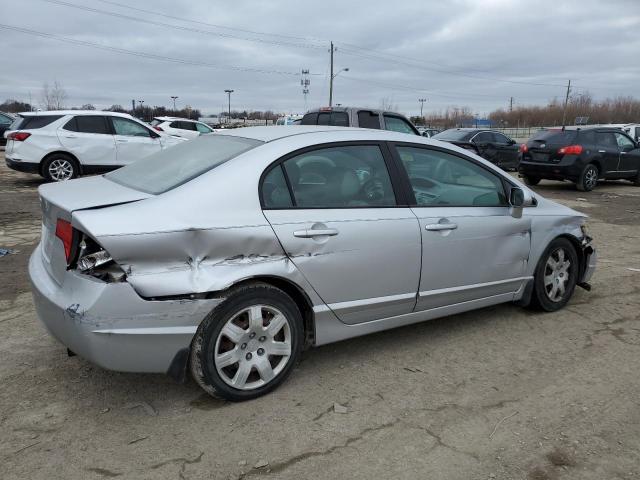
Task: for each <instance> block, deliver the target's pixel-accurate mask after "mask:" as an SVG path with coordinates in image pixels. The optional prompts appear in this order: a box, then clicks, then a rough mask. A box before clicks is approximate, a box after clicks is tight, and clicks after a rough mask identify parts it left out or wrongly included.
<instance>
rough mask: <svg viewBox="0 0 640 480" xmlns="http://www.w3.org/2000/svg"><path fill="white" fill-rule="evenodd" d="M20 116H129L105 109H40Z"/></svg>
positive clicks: (21, 113) (22, 113)
mask: <svg viewBox="0 0 640 480" xmlns="http://www.w3.org/2000/svg"><path fill="white" fill-rule="evenodd" d="M18 115H20V116H23V117H24V116H40V115H42V116H44V115H108V116H113V117H126V118H131V115H129V114H128V113H120V112H109V111H106V110H41V111H38V112H20V113H19V114H18Z"/></svg>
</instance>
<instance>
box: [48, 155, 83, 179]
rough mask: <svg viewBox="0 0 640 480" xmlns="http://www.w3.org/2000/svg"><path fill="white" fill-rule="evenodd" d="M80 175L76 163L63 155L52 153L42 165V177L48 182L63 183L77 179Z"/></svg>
mask: <svg viewBox="0 0 640 480" xmlns="http://www.w3.org/2000/svg"><path fill="white" fill-rule="evenodd" d="M79 174H80V167H79V166H78V162H76V160H75V159H74V158H73V157H71V156H70V155H66V154H64V153H54V154H53V155H51V156H50V157H48V158H47V159H46V160H45V161H44V163H43V164H42V176H43V177H44V178H46V179H47V180H49V181H50V182H63V181H65V180H71V179H72V178H77V177H78V175H79Z"/></svg>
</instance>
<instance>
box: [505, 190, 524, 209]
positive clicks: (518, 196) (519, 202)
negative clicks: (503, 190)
mask: <svg viewBox="0 0 640 480" xmlns="http://www.w3.org/2000/svg"><path fill="white" fill-rule="evenodd" d="M524 200H525V198H524V190H522V189H521V188H520V187H512V188H511V191H510V192H509V205H511V206H512V207H515V208H522V207H524V203H525V201H524Z"/></svg>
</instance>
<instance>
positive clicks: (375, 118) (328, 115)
mask: <svg viewBox="0 0 640 480" xmlns="http://www.w3.org/2000/svg"><path fill="white" fill-rule="evenodd" d="M300 124H301V125H333V126H335V127H360V128H375V129H378V130H391V131H393V132H401V133H408V134H413V135H420V132H418V129H417V128H416V127H415V126H414V125H413V124H412V123H411V122H410V121H409V120H408V119H407V118H406V117H405V116H404V115H401V114H399V113H394V112H385V111H382V110H373V109H370V108H355V107H322V108H318V109H315V110H309V111H308V112H307V113H305V115H304V117H302V122H300Z"/></svg>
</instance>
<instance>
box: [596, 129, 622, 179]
mask: <svg viewBox="0 0 640 480" xmlns="http://www.w3.org/2000/svg"><path fill="white" fill-rule="evenodd" d="M596 148H597V149H598V158H599V159H600V165H601V167H602V170H603V171H602V172H600V175H601V176H608V175H612V176H617V175H618V174H617V171H618V163H619V161H620V148H619V147H618V142H617V141H616V137H615V135H614V134H613V132H606V131H604V132H600V131H598V132H596Z"/></svg>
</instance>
